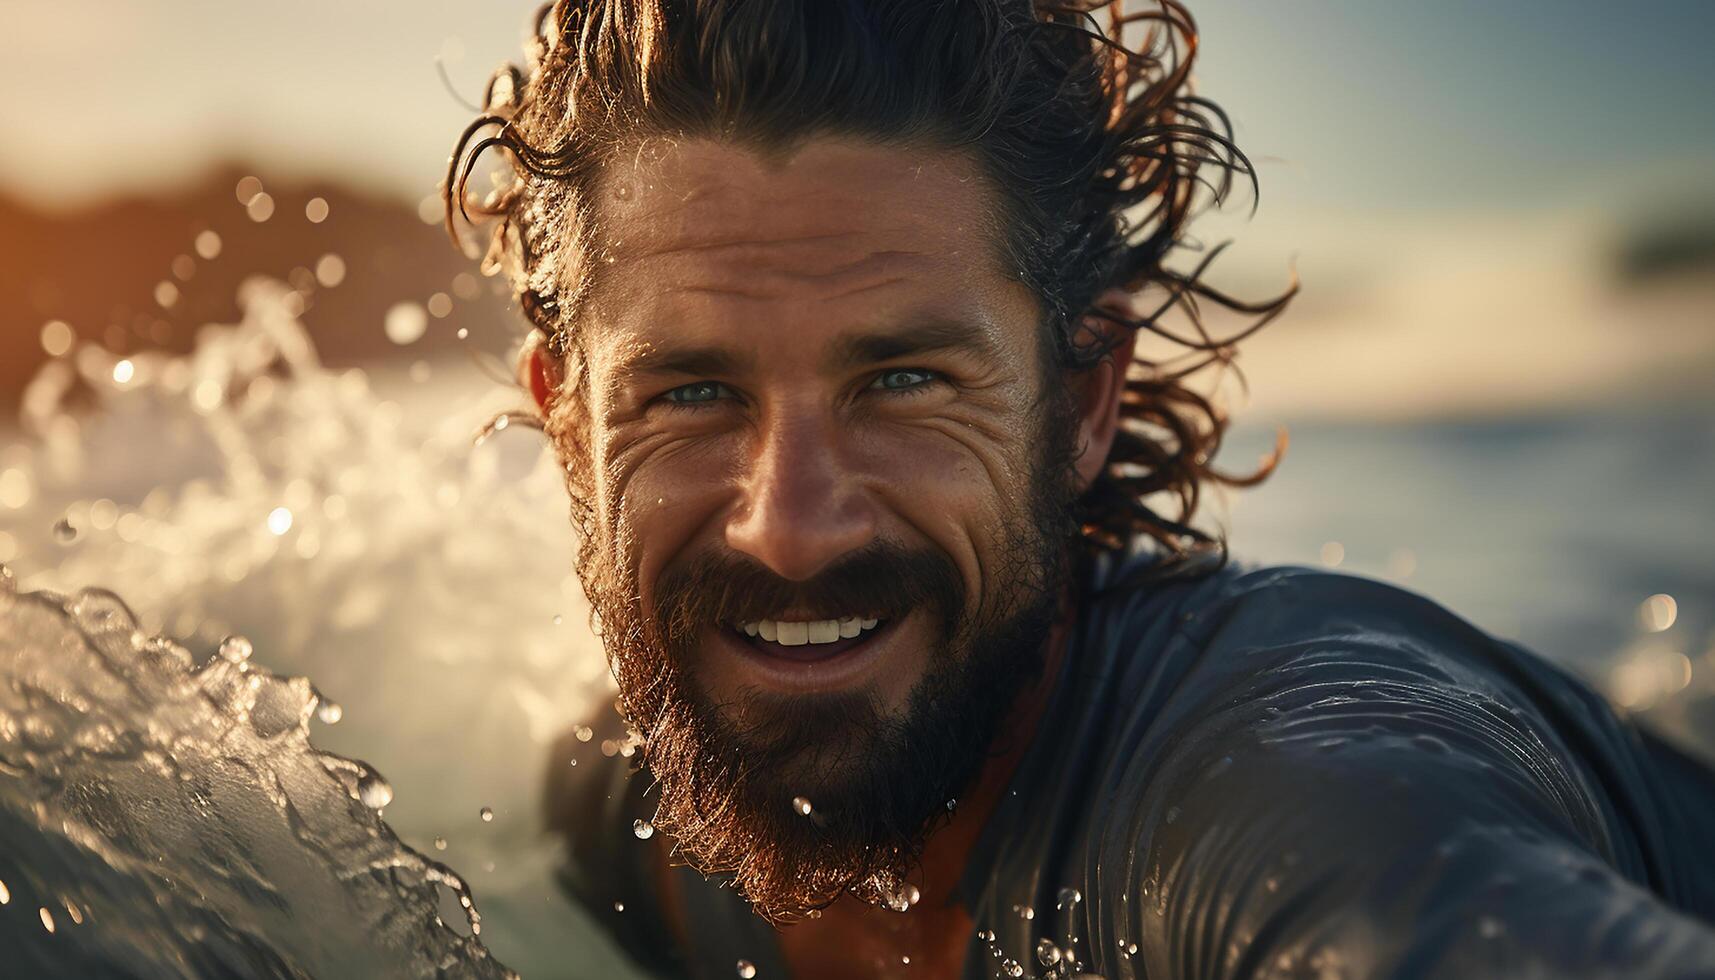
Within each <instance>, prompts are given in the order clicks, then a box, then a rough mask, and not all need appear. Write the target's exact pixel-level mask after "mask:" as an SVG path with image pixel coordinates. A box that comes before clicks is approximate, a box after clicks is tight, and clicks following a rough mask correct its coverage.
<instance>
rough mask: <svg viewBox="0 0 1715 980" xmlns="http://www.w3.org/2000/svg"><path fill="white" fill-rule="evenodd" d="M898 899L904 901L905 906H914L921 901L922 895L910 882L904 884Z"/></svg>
mask: <svg viewBox="0 0 1715 980" xmlns="http://www.w3.org/2000/svg"><path fill="white" fill-rule="evenodd" d="M899 897H900V898H903V899H905V904H906V905H916V904H917V903H918V902H921V901H923V893H922V892H921V891H919V890H918V889H917V886H916V885H913V884H911V883H910V882H906V884H905V887H904V888H902V889H900V890H899Z"/></svg>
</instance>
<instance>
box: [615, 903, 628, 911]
mask: <svg viewBox="0 0 1715 980" xmlns="http://www.w3.org/2000/svg"><path fill="white" fill-rule="evenodd" d="M613 910H614V911H615V912H624V911H625V903H624V902H614V903H613Z"/></svg>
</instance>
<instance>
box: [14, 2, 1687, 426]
mask: <svg viewBox="0 0 1715 980" xmlns="http://www.w3.org/2000/svg"><path fill="white" fill-rule="evenodd" d="M1190 6H1191V8H1192V10H1193V12H1194V13H1195V14H1196V16H1197V17H1198V18H1199V20H1200V23H1201V26H1202V28H1203V45H1202V48H1201V52H1200V57H1201V61H1200V65H1201V68H1200V71H1199V81H1200V89H1201V91H1202V92H1203V93H1204V94H1206V95H1209V96H1211V97H1213V98H1215V99H1216V100H1217V101H1218V102H1220V103H1221V104H1222V105H1223V106H1225V107H1226V108H1227V109H1228V110H1229V111H1230V113H1231V114H1232V116H1233V117H1234V120H1235V122H1236V124H1237V127H1238V136H1239V141H1240V144H1241V146H1242V147H1243V148H1244V149H1246V150H1247V152H1249V153H1250V154H1252V155H1253V157H1254V158H1255V159H1256V160H1257V161H1258V163H1259V167H1260V169H1261V171H1262V179H1263V194H1262V210H1261V212H1260V213H1259V214H1258V216H1257V217H1256V218H1255V219H1254V220H1251V221H1249V222H1248V223H1246V222H1245V221H1244V220H1243V216H1242V212H1243V211H1244V208H1242V207H1241V208H1239V209H1236V210H1237V211H1239V212H1241V213H1240V214H1235V215H1229V216H1222V217H1221V218H1220V219H1219V220H1215V221H1209V222H1206V223H1205V224H1204V225H1203V226H1202V228H1201V231H1202V233H1203V234H1204V235H1205V236H1206V237H1207V238H1209V239H1211V240H1218V239H1221V238H1225V237H1229V236H1232V237H1237V238H1238V239H1239V247H1238V248H1237V249H1235V251H1234V253H1233V255H1232V257H1231V259H1230V260H1228V264H1227V266H1226V273H1225V274H1226V276H1227V277H1228V280H1229V281H1230V282H1231V283H1233V284H1236V285H1241V286H1243V287H1244V288H1245V289H1246V290H1247V291H1251V292H1253V293H1254V292H1256V291H1259V290H1262V289H1266V288H1268V287H1271V286H1277V285H1279V284H1281V283H1282V282H1283V281H1284V279H1285V277H1286V275H1287V274H1288V268H1289V267H1295V268H1297V270H1298V271H1299V272H1300V273H1301V274H1302V275H1303V276H1304V278H1305V279H1306V284H1307V290H1306V293H1305V296H1304V299H1303V300H1302V302H1301V303H1300V308H1299V310H1298V311H1297V313H1296V314H1295V315H1296V317H1297V322H1298V323H1299V324H1300V328H1308V327H1313V328H1314V329H1316V330H1318V331H1320V332H1321V333H1322V335H1324V336H1338V335H1339V330H1340V327H1339V324H1340V323H1342V322H1344V323H1345V324H1346V329H1347V332H1348V333H1354V335H1356V334H1359V333H1361V334H1363V336H1366V337H1370V338H1371V339H1374V338H1375V337H1377V336H1381V334H1379V333H1377V331H1381V332H1383V333H1385V334H1386V336H1388V337H1393V336H1395V335H1396V334H1397V335H1398V337H1399V338H1402V339H1400V340H1399V341H1398V343H1422V344H1431V343H1432V342H1433V341H1434V339H1435V338H1436V337H1438V336H1440V335H1439V333H1438V331H1439V330H1440V329H1441V325H1442V324H1444V323H1448V322H1449V321H1452V320H1455V319H1457V320H1458V321H1460V323H1459V324H1458V325H1456V326H1455V327H1453V328H1452V334H1451V335H1450V336H1449V338H1448V339H1447V341H1446V342H1445V343H1442V344H1441V346H1442V347H1443V348H1445V349H1446V350H1447V351H1450V352H1451V351H1456V350H1457V349H1458V348H1459V347H1460V346H1461V345H1463V344H1465V343H1467V342H1475V341H1478V340H1483V341H1486V340H1488V339H1490V338H1492V336H1493V335H1494V334H1496V333H1497V332H1504V333H1507V334H1508V336H1510V337H1513V338H1515V339H1516V341H1517V343H1518V351H1519V352H1520V353H1521V354H1522V353H1523V352H1526V351H1529V350H1532V349H1536V348H1538V347H1541V346H1542V345H1543V344H1544V342H1545V340H1546V339H1547V338H1546V337H1545V336H1543V335H1542V333H1541V332H1542V331H1547V330H1556V331H1559V333H1558V334H1556V335H1555V338H1554V346H1555V349H1556V351H1557V356H1560V360H1559V361H1557V363H1556V364H1555V365H1552V366H1551V367H1552V369H1551V370H1550V371H1549V372H1548V374H1546V375H1543V376H1541V377H1539V378H1537V379H1536V383H1537V384H1538V386H1539V387H1541V388H1544V389H1547V390H1552V391H1556V392H1566V391H1574V390H1579V391H1582V390H1586V389H1588V388H1589V387H1590V385H1591V384H1593V383H1596V382H1600V381H1602V380H1603V372H1606V371H1609V370H1610V369H1611V367H1612V365H1613V364H1614V363H1615V359H1616V358H1619V359H1621V360H1622V361H1623V360H1625V359H1626V358H1628V357H1634V356H1636V357H1642V361H1641V362H1640V363H1639V364H1637V365H1632V366H1631V367H1628V368H1626V370H1628V371H1630V372H1631V373H1630V374H1628V375H1627V377H1628V378H1629V379H1631V380H1629V381H1627V382H1626V384H1627V385H1630V387H1632V388H1634V389H1636V388H1640V387H1644V386H1647V385H1648V384H1650V383H1653V382H1651V381H1650V380H1649V379H1653V378H1655V377H1656V376H1657V375H1658V374H1659V373H1660V372H1661V371H1664V370H1667V369H1668V368H1669V367H1670V366H1671V365H1672V364H1675V363H1679V364H1683V363H1685V362H1686V360H1687V359H1688V358H1689V359H1691V360H1693V361H1696V360H1698V359H1699V358H1704V357H1706V356H1715V319H1711V318H1710V317H1708V316H1707V314H1708V312H1709V309H1710V308H1711V304H1709V303H1707V302H1706V301H1705V299H1706V298H1705V297H1704V296H1703V293H1702V292H1701V291H1699V290H1693V292H1694V293H1695V295H1689V297H1687V296H1682V297H1680V298H1679V299H1677V300H1673V301H1671V302H1669V303H1668V305H1669V306H1671V307H1672V308H1673V309H1672V310H1671V311H1670V312H1669V313H1668V314H1667V315H1665V319H1664V318H1663V316H1662V315H1661V314H1660V312H1659V311H1658V310H1656V309H1655V308H1654V307H1651V308H1650V309H1649V310H1647V311H1639V310H1636V309H1633V308H1632V306H1629V305H1626V304H1627V303H1630V302H1632V301H1631V300H1625V301H1624V302H1622V303H1620V304H1619V306H1614V304H1613V303H1610V302H1609V300H1611V299H1613V297H1612V296H1610V295H1608V294H1607V293H1604V292H1601V291H1600V290H1596V291H1592V290H1594V289H1595V287H1593V286H1591V285H1590V283H1591V282H1593V281H1594V280H1597V279H1600V278H1601V277H1602V276H1603V275H1604V272H1603V270H1602V265H1601V264H1602V263H1603V262H1604V261H1606V260H1607V258H1608V255H1609V253H1611V251H1612V250H1613V248H1614V244H1615V242H1616V241H1617V240H1618V239H1620V238H1623V237H1624V236H1625V235H1627V234H1630V233H1632V232H1634V231H1635V230H1636V229H1638V228H1640V227H1648V226H1650V225H1651V224H1652V223H1661V222H1676V221H1684V220H1687V216H1688V215H1689V216H1693V217H1695V216H1703V215H1706V216H1708V217H1709V221H1710V226H1711V227H1715V177H1712V176H1711V175H1712V174H1715V111H1711V109H1710V107H1711V106H1712V105H1715V58H1711V57H1709V55H1708V51H1707V44H1708V40H1709V38H1711V37H1715V3H1709V2H1706V0H1640V2H1637V3H1632V4H1625V5H1616V4H1598V3H1596V2H1594V0H1552V2H1550V0H1535V2H1527V0H1509V2H1504V3H1495V2H1483V0H1437V2H1434V3H1376V2H1373V0H1276V2H1256V0H1192V2H1191V3H1190ZM533 7H534V5H533V4H530V3H513V2H500V3H496V2H493V0H488V2H482V3H477V2H472V0H411V2H409V3H406V2H380V0H362V2H352V0H343V2H333V0H301V2H297V3H292V4H263V3H255V2H250V3H232V2H213V0H153V2H147V3H133V4H115V3H111V2H106V0H102V2H96V0H0V13H3V14H4V16H5V17H6V20H7V22H8V24H9V26H10V27H11V29H12V32H13V36H14V37H15V38H19V39H22V43H14V44H13V45H12V46H11V50H10V51H9V52H8V56H7V57H6V58H5V59H0V88H3V90H4V91H5V92H7V93H8V94H9V95H10V96H11V97H10V98H8V99H6V100H4V101H0V124H4V126H5V131H6V132H7V134H8V137H7V139H5V140H4V141H0V191H5V192H10V193H13V194H17V193H19V192H24V193H27V194H29V195H31V196H33V197H35V198H36V199H37V200H39V201H41V202H43V203H46V204H50V205H55V206H73V205H76V204H78V203H80V202H88V201H91V200H94V199H99V198H103V197H106V196H109V195H112V194H113V193H114V192H115V191H118V190H136V189H143V190H147V189H154V188H161V187H166V186H171V185H173V184H175V183H180V182H185V181H188V180H190V179H192V178H194V177H195V176H196V175H197V174H199V173H201V172H203V171H204V170H205V169H206V168H207V167H209V166H210V165H212V163H213V162H215V161H217V160H228V159H233V158H240V159H247V160H250V161H253V162H254V163H255V164H256V165H257V166H258V168H259V169H265V170H266V172H268V173H269V174H277V175H283V176H298V175H301V176H314V177H324V178H325V177H339V178H344V179H346V180H347V181H349V182H351V183H353V184H355V185H359V186H363V187H366V188H369V189H385V190H392V191H396V192H397V193H399V194H400V195H401V196H403V197H405V198H407V199H410V200H416V199H418V198H420V197H421V196H423V195H425V194H427V193H429V192H430V191H431V190H432V189H433V186H434V184H435V182H436V181H437V180H438V179H439V178H440V176H441V173H442V171H443V169H444V166H445V160H446V154H447V151H448V149H449V147H450V144H451V141H452V138H453V136H454V135H455V134H456V132H457V130H458V128H459V127H460V126H461V125H462V124H463V123H464V122H465V121H467V120H468V118H469V117H470V113H469V112H468V111H467V110H466V109H465V108H463V107H461V106H460V105H458V104H457V102H455V100H454V98H453V96H452V95H450V94H449V93H448V92H447V91H446V89H445V88H444V87H443V85H442V83H441V82H440V80H439V78H438V77H437V73H436V68H435V59H436V58H437V56H439V57H441V58H442V59H443V60H444V62H445V64H446V68H447V71H448V73H449V74H450V75H451V77H452V79H453V80H454V82H455V83H456V85H457V87H458V88H459V90H460V91H461V92H463V93H465V94H466V95H467V97H468V96H471V95H474V93H476V92H477V91H479V90H480V88H481V85H482V83H483V81H484V79H485V78H486V76H487V74H488V72H489V70H490V69H492V68H493V67H494V66H495V65H497V64H498V63H499V62H501V61H502V60H504V59H509V58H514V57H515V56H516V55H517V52H518V50H519V41H520V39H521V37H522V36H523V31H524V27H525V24H526V22H527V21H528V19H529V17H530V13H531V11H532V10H533ZM1241 203H1243V204H1248V203H1249V202H1248V201H1245V202H1241ZM1459 277H1464V278H1463V279H1461V278H1459ZM1454 283H1459V285H1458V286H1457V288H1455V287H1454V286H1453V285H1452V284H1454ZM1450 293H1458V294H1459V295H1461V296H1463V297H1465V299H1466V302H1465V303H1464V304H1463V305H1462V306H1454V307H1446V308H1443V307H1442V306H1440V305H1438V304H1440V303H1441V302H1442V300H1441V299H1438V297H1446V296H1448V295H1450ZM1521 296H1522V297H1524V299H1523V300H1522V301H1521V300H1520V297H1521ZM1539 296H1547V297H1553V296H1558V297H1559V298H1558V299H1550V300H1548V301H1547V305H1546V306H1544V305H1542V304H1535V303H1534V302H1533V300H1534V298H1535V297H1539ZM1509 301H1511V302H1514V303H1516V308H1514V307H1512V306H1509ZM1557 303H1558V304H1560V305H1559V306H1556V305H1555V304H1557ZM1604 304H1606V306H1605V305H1604ZM1604 309H1606V310H1607V312H1606V313H1603V312H1601V311H1602V310H1604ZM1641 316H1649V317H1651V318H1653V319H1654V320H1659V321H1660V322H1665V323H1670V324H1672V323H1677V322H1679V320H1684V321H1685V323H1686V324H1688V325H1687V326H1685V327H1683V329H1681V328H1679V327H1671V328H1663V330H1664V331H1666V332H1668V333H1671V334H1673V336H1672V337H1670V339H1669V341H1668V342H1667V343H1666V344H1665V346H1664V345H1660V344H1654V343H1653V341H1652V343H1651V345H1650V346H1652V348H1654V352H1648V351H1646V352H1644V353H1643V354H1638V352H1636V351H1634V350H1632V349H1631V348H1632V347H1634V346H1636V341H1634V340H1630V339H1628V338H1626V337H1624V336H1622V335H1621V333H1623V329H1622V328H1623V325H1624V324H1625V323H1627V322H1629V321H1631V320H1634V319H1636V318H1638V317H1641ZM1568 317H1571V318H1573V319H1575V320H1580V322H1577V323H1573V324H1571V325H1569V326H1568V325H1564V321H1566V320H1567V318H1568ZM1593 317H1594V318H1595V319H1592V318H1593ZM1675 317H1678V318H1679V320H1676V319H1675ZM1700 317H1701V318H1702V319H1700ZM1342 318H1344V319H1343V320H1342ZM1414 318H1415V319H1414ZM1586 321H1587V322H1586ZM1699 323H1705V324H1707V325H1708V327H1709V328H1708V329H1701V328H1699V327H1698V324H1699ZM1300 328H1295V329H1300ZM1460 330H1464V331H1465V333H1464V334H1461V333H1459V331H1460ZM1414 331H1415V332H1414ZM1616 331H1620V333H1616ZM1279 333H1288V331H1280V332H1279ZM1265 336H1266V332H1265ZM1412 338H1415V339H1412ZM1285 342H1286V341H1281V340H1267V341H1264V340H1259V342H1258V344H1257V345H1256V346H1257V347H1258V348H1259V353H1258V355H1257V358H1258V361H1257V363H1260V364H1264V365H1269V366H1270V368H1271V369H1273V370H1276V373H1277V374H1278V373H1279V366H1280V365H1285V364H1290V363H1294V360H1295V355H1296V354H1297V353H1301V352H1302V346H1301V345H1294V346H1292V347H1290V348H1272V349H1271V345H1275V344H1280V343H1285ZM1389 343H1394V341H1391V340H1390V341H1389ZM1503 343H1504V340H1503ZM1395 346H1396V347H1397V343H1396V344H1395ZM1340 350H1341V351H1344V352H1351V351H1355V352H1356V353H1354V354H1352V357H1358V356H1363V357H1369V356H1371V355H1372V354H1374V353H1375V352H1374V351H1371V350H1367V349H1366V348H1365V347H1364V345H1363V343H1356V344H1355V346H1354V345H1340ZM1352 357H1343V356H1334V357H1329V358H1322V359H1319V361H1318V364H1319V365H1320V368H1321V369H1322V370H1323V371H1324V374H1325V375H1326V383H1325V382H1324V381H1323V380H1322V379H1321V378H1320V377H1315V376H1313V377H1311V378H1310V380H1308V381H1303V382H1302V383H1299V384H1296V386H1295V387H1294V386H1288V385H1286V384H1285V383H1283V382H1276V383H1275V386H1274V387H1273V388H1271V387H1270V386H1269V385H1268V384H1264V385H1262V386H1261V388H1260V389H1259V390H1258V397H1259V398H1261V399H1262V400H1263V401H1265V402H1271V399H1272V400H1274V401H1277V402H1278V405H1279V407H1281V408H1282V409H1283V410H1288V409H1295V408H1305V407H1309V408H1312V409H1327V410H1330V411H1344V410H1350V409H1351V408H1353V407H1354V406H1359V405H1362V404H1365V403H1366V400H1369V399H1372V397H1373V393H1371V394H1366V393H1365V392H1364V390H1363V385H1362V383H1359V384H1357V386H1356V387H1355V388H1350V387H1348V388H1343V389H1342V391H1341V393H1340V394H1339V397H1336V398H1335V399H1334V401H1333V402H1331V403H1327V404H1324V402H1325V401H1326V399H1325V398H1324V399H1323V400H1322V401H1318V400H1317V398H1315V397H1310V398H1309V401H1306V400H1305V399H1306V398H1307V397H1309V396H1307V395H1305V392H1307V391H1310V390H1312V389H1315V390H1318V391H1322V392H1323V393H1324V394H1325V395H1326V394H1327V393H1328V389H1329V385H1330V384H1333V383H1334V382H1337V381H1339V380H1341V379H1349V378H1351V376H1352V374H1353V371H1354V369H1355V367H1356V366H1357V365H1356V363H1355V362H1354V361H1353V360H1352ZM1501 359H1502V360H1504V359H1505V358H1504V356H1502V358H1501ZM1432 360H1433V358H1432ZM1561 362H1563V363H1561ZM1454 363H1457V362H1454ZM1628 363H1629V362H1628ZM1712 363H1715V362H1712ZM1562 369H1564V372H1565V373H1564V374H1559V373H1556V372H1557V371H1561V370H1562ZM1516 373H1517V372H1516V370H1515V371H1513V372H1512V374H1516ZM1369 375H1370V377H1371V378H1372V379H1375V380H1376V381H1377V383H1378V384H1380V385H1381V386H1382V387H1383V388H1384V389H1391V388H1394V387H1397V383H1398V381H1399V378H1396V377H1394V376H1392V375H1388V374H1386V373H1385V372H1384V373H1383V374H1382V375H1379V376H1378V375H1376V374H1375V373H1374V371H1371V372H1369ZM1509 376H1510V375H1501V376H1497V378H1496V379H1485V378H1483V377H1481V376H1479V377H1477V378H1475V379H1466V381H1465V382H1464V383H1465V384H1466V385H1467V387H1468V388H1469V389H1470V394H1471V397H1472V398H1474V399H1475V400H1476V403H1482V404H1487V403H1485V402H1484V392H1488V393H1489V394H1490V395H1493V394H1494V392H1493V391H1491V390H1490V380H1504V378H1505V377H1509ZM1609 387H1612V385H1610V386H1609ZM1289 388H1290V390H1289ZM1276 396H1279V397H1278V398H1276ZM1318 397H1320V396H1318ZM1442 397H1444V396H1443V394H1437V395H1435V396H1434V398H1431V399H1430V400H1432V401H1433V400H1435V399H1438V398H1442ZM1507 397H1508V398H1510V397H1512V396H1507ZM1520 397H1523V400H1524V401H1525V402H1529V401H1531V400H1532V399H1534V398H1536V397H1537V396H1536V395H1529V396H1520ZM1341 398H1344V399H1345V402H1342V401H1341ZM1515 400H1516V399H1515ZM1271 403H1273V402H1271ZM1347 403H1350V404H1347ZM1409 403H1410V399H1409V398H1408V399H1406V400H1405V402H1404V403H1402V404H1407V405H1408V407H1409ZM1510 404H1512V403H1511V402H1509V401H1508V400H1507V398H1502V399H1501V401H1500V402H1497V403H1496V405H1498V407H1502V408H1505V407H1508V405H1510Z"/></svg>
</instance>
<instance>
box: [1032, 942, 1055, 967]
mask: <svg viewBox="0 0 1715 980" xmlns="http://www.w3.org/2000/svg"><path fill="white" fill-rule="evenodd" d="M1036 962H1038V963H1041V964H1042V965H1043V966H1053V965H1054V964H1056V963H1058V962H1060V947H1058V946H1056V945H1054V944H1053V943H1052V942H1051V941H1049V940H1047V939H1039V940H1037V941H1036Z"/></svg>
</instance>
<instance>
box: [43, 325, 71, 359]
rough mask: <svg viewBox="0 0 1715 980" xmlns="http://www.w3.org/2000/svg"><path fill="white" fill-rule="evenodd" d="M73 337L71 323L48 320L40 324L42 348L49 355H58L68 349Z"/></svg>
mask: <svg viewBox="0 0 1715 980" xmlns="http://www.w3.org/2000/svg"><path fill="white" fill-rule="evenodd" d="M75 339H76V336H75V335H74V334H73V333H72V329H71V324H69V323H66V322H65V321H64V320H49V321H48V322H47V323H44V324H42V350H45V351H47V352H48V355H49V356H50V357H59V356H60V355H62V354H64V353H66V352H67V351H70V350H71V345H72V341H73V340H75Z"/></svg>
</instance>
